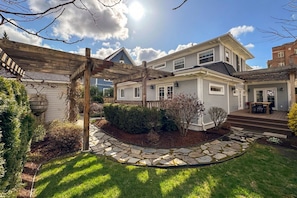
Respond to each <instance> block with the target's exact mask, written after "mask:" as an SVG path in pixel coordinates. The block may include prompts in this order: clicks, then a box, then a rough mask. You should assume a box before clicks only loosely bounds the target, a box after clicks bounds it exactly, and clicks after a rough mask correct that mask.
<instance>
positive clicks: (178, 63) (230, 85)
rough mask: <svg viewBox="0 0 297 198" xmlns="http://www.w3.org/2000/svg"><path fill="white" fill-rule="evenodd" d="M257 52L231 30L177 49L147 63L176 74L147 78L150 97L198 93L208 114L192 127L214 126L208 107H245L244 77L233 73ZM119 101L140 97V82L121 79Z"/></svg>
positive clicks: (156, 98) (245, 66)
mask: <svg viewBox="0 0 297 198" xmlns="http://www.w3.org/2000/svg"><path fill="white" fill-rule="evenodd" d="M252 58H254V56H253V55H252V54H251V53H250V52H249V51H248V50H247V49H246V48H245V47H244V46H242V45H241V44H240V43H239V42H238V41H237V40H236V39H235V38H234V37H233V36H232V35H231V34H230V33H227V34H225V35H222V36H220V37H217V38H214V39H211V40H209V41H206V42H203V43H200V44H197V45H194V46H192V47H189V48H186V49H184V50H180V51H177V52H175V53H172V54H169V55H167V56H164V57H162V58H159V59H156V60H153V61H151V62H148V63H147V67H149V68H153V69H157V70H163V71H169V72H173V73H174V76H173V77H167V78H160V79H155V80H149V81H147V100H148V101H158V100H162V99H170V98H172V97H173V95H176V94H180V93H184V94H192V95H196V96H198V98H199V99H200V100H201V101H202V102H203V103H204V105H205V108H206V111H205V112H206V114H205V115H204V116H203V118H200V119H197V120H196V121H194V122H193V123H192V125H191V127H190V128H191V129H194V130H203V129H207V128H211V127H213V122H212V121H211V119H210V117H209V115H208V114H207V111H208V109H209V108H210V107H214V106H216V107H221V108H223V109H224V110H226V112H228V113H230V112H233V111H237V110H239V109H244V108H245V102H246V101H248V97H247V92H246V87H245V85H244V83H245V81H244V80H243V79H240V78H238V77H234V76H233V75H232V74H233V73H235V72H243V71H248V70H250V67H249V66H248V65H247V64H246V60H248V59H252ZM117 88H118V89H117V91H118V92H117V96H118V98H117V100H118V101H128V100H129V101H131V100H132V101H141V99H142V98H141V95H142V88H141V84H139V83H136V82H135V83H133V82H124V83H119V84H118V86H117Z"/></svg>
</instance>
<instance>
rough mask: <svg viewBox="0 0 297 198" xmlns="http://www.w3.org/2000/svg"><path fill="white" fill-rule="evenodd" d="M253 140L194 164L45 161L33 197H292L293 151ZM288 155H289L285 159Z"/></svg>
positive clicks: (296, 186) (295, 185)
mask: <svg viewBox="0 0 297 198" xmlns="http://www.w3.org/2000/svg"><path fill="white" fill-rule="evenodd" d="M285 154H286V155H284V154H283V152H282V153H280V152H279V151H278V150H276V149H275V148H273V147H269V146H263V145H259V144H255V145H254V146H253V147H252V148H250V149H249V150H248V152H247V153H246V154H244V155H243V156H241V157H239V158H236V159H233V160H230V161H228V162H224V163H221V164H217V165H212V166H206V167H199V168H174V169H160V168H144V167H136V166H130V165H122V164H119V163H116V162H113V161H111V160H109V159H107V158H105V157H98V156H96V155H93V154H89V153H81V154H77V155H74V156H70V157H65V158H61V159H56V160H54V161H51V162H49V163H47V164H44V165H43V166H42V168H41V170H40V172H39V175H38V177H37V180H38V181H37V183H36V184H35V188H36V191H35V195H36V196H37V197H42V198H44V197H63V198H65V197H85V198H89V197H108V198H111V197H125V198H126V197H129V198H134V197H136V198H140V197H141V198H142V197H149V198H153V197H158V198H159V197H170V198H172V197H178V198H180V197H220V198H221V197H253V198H255V197H297V166H296V165H297V157H296V156H297V151H293V150H286V152H285ZM288 156H289V157H288Z"/></svg>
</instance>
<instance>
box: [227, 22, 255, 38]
mask: <svg viewBox="0 0 297 198" xmlns="http://www.w3.org/2000/svg"><path fill="white" fill-rule="evenodd" d="M254 30H255V28H254V27H253V26H246V25H243V26H237V27H234V28H231V29H230V30H229V32H230V33H231V34H232V35H233V36H234V37H236V38H237V37H239V36H240V35H241V34H245V33H248V32H253V31H254Z"/></svg>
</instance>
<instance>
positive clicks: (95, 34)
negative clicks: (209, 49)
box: [0, 0, 295, 69]
mask: <svg viewBox="0 0 297 198" xmlns="http://www.w3.org/2000/svg"><path fill="white" fill-rule="evenodd" d="M18 1H19V2H21V3H20V4H7V3H5V2H9V1H4V0H0V9H6V10H8V9H13V10H16V11H19V10H23V11H26V12H27V11H31V12H41V11H44V10H46V9H48V8H49V7H52V6H55V5H57V4H59V3H61V2H63V3H64V2H65V0H64V1H61V0H38V1H36V0H27V1H21V0H18ZM18 1H16V2H18ZM115 1H119V0H101V2H103V3H104V4H105V5H111V4H112V3H113V2H115ZM289 1H290V0H274V1H272V0H248V1H247V0H188V1H187V2H186V3H185V4H183V6H181V7H180V8H178V9H176V10H173V8H175V7H177V6H178V5H180V4H181V3H182V2H183V0H138V1H137V0H122V1H120V3H118V4H116V5H114V6H112V7H108V6H104V5H103V4H102V3H100V2H99V1H98V0H81V1H78V0H77V3H76V6H74V5H68V6H66V7H65V9H64V11H63V13H62V14H61V15H60V17H59V18H57V19H56V20H54V21H53V19H54V17H55V16H57V15H58V14H59V13H60V12H54V13H51V14H48V15H47V16H45V17H43V18H40V19H36V20H29V21H27V22H22V21H24V20H23V19H22V21H20V20H16V21H14V23H15V24H16V25H19V26H21V27H24V28H26V29H28V30H29V31H38V30H40V29H43V31H41V33H40V35H42V36H46V37H50V38H57V39H60V40H64V41H66V42H68V43H71V42H75V43H72V44H67V43H64V42H61V41H49V40H46V39H42V38H39V37H36V36H33V35H29V34H27V33H25V32H23V31H22V30H20V29H18V28H16V27H14V26H12V25H10V24H8V23H4V24H2V25H0V35H1V37H2V35H3V33H4V31H5V32H6V33H7V35H8V37H9V40H13V41H17V42H22V43H28V44H32V45H38V46H43V47H48V48H52V49H56V50H61V51H66V52H71V53H78V54H82V55H84V53H85V48H90V49H91V54H92V55H91V56H92V57H97V58H101V59H104V58H106V57H107V56H109V55H110V54H111V53H113V52H114V51H116V50H117V49H119V48H121V47H125V48H126V50H127V51H128V52H129V53H130V55H131V57H132V58H133V59H134V61H135V63H136V64H141V62H142V61H150V60H153V59H156V58H159V57H162V56H164V55H167V54H170V53H173V52H175V51H178V50H181V49H184V48H186V47H189V46H192V45H195V44H199V43H202V42H205V41H207V40H210V39H213V38H216V37H219V36H221V35H223V34H226V33H228V32H230V33H231V34H232V35H233V36H234V37H235V38H236V39H237V40H238V41H239V42H240V43H241V44H242V45H243V46H245V47H246V48H247V49H248V50H249V51H250V52H251V53H252V54H253V55H254V57H255V58H253V59H251V60H248V61H247V64H248V65H250V66H251V67H253V68H254V69H259V68H266V67H267V61H268V60H270V59H272V53H271V52H272V47H274V46H279V45H282V44H284V43H287V42H292V41H293V40H294V39H293V38H282V37H280V36H276V35H275V34H272V33H269V31H272V30H277V31H279V32H282V31H283V28H282V27H283V24H282V23H280V19H282V20H283V19H286V20H295V13H294V12H291V11H290V10H288V3H289ZM82 3H83V4H82ZM1 7H2V8H1ZM81 8H85V9H81ZM86 8H87V9H86ZM0 14H1V13H0ZM2 14H3V13H2ZM4 16H5V17H7V18H9V19H17V18H15V16H14V15H4ZM18 19H20V18H18ZM27 19H30V18H27ZM52 21H53V23H51V22H52ZM292 31H293V30H292ZM76 41H77V42H76Z"/></svg>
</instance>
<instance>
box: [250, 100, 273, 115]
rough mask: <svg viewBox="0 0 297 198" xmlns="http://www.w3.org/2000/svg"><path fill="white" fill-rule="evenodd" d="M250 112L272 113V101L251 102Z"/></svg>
mask: <svg viewBox="0 0 297 198" xmlns="http://www.w3.org/2000/svg"><path fill="white" fill-rule="evenodd" d="M249 112H250V113H267V114H271V113H272V103H271V102H250V108H249Z"/></svg>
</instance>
